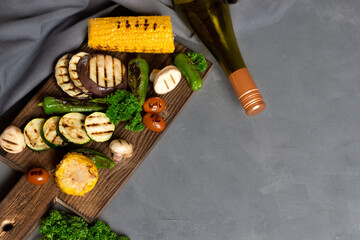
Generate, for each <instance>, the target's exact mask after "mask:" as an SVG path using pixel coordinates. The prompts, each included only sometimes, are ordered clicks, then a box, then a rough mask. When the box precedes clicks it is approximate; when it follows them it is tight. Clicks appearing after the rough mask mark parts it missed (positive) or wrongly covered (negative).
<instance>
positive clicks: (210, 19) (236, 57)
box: [173, 0, 266, 116]
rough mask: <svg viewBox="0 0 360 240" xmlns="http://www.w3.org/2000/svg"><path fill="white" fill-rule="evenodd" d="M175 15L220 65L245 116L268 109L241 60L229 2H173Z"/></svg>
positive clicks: (180, 0) (198, 0) (221, 0)
mask: <svg viewBox="0 0 360 240" xmlns="http://www.w3.org/2000/svg"><path fill="white" fill-rule="evenodd" d="M173 4H174V6H175V9H176V11H177V12H178V13H179V14H180V15H181V16H182V17H183V19H184V20H185V21H186V22H187V23H188V25H189V27H190V28H191V29H192V30H193V31H194V32H195V33H196V35H197V36H198V37H199V39H200V40H201V41H202V42H203V43H204V44H205V46H206V47H207V48H208V49H209V51H210V52H211V53H212V55H213V56H214V57H215V59H216V60H217V61H218V63H219V64H220V66H221V67H222V69H223V70H224V72H225V73H226V74H227V75H228V78H229V81H230V83H231V85H232V87H233V89H234V91H235V93H236V95H237V96H238V98H239V100H240V102H241V104H242V106H243V108H244V110H245V112H246V114H247V115H249V116H253V115H256V114H258V113H260V112H262V111H263V110H264V109H265V106H266V105H265V102H264V100H263V98H262V96H261V94H260V92H259V90H258V89H257V87H256V85H255V83H254V81H253V79H252V78H251V75H250V73H249V71H248V69H247V67H246V65H245V62H244V60H243V58H242V56H241V53H240V50H239V47H238V44H237V41H236V37H235V34H234V29H233V25H232V21H231V15H230V10H229V5H228V1H227V0H173Z"/></svg>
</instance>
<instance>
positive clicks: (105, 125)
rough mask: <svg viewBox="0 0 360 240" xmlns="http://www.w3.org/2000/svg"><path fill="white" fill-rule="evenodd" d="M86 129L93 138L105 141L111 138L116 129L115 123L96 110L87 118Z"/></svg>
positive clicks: (96, 140)
mask: <svg viewBox="0 0 360 240" xmlns="http://www.w3.org/2000/svg"><path fill="white" fill-rule="evenodd" d="M85 130H86V133H87V135H88V136H89V137H90V138H91V140H93V141H95V142H105V141H107V140H109V139H110V138H111V136H112V135H113V133H114V131H115V125H114V124H113V123H111V122H110V119H109V118H108V117H107V116H106V114H105V113H102V112H94V113H92V114H90V115H89V116H87V117H86V119H85Z"/></svg>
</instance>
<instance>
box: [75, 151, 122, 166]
mask: <svg viewBox="0 0 360 240" xmlns="http://www.w3.org/2000/svg"><path fill="white" fill-rule="evenodd" d="M71 152H76V153H81V154H83V155H84V156H86V157H88V158H90V159H91V160H92V161H93V162H94V164H95V166H96V167H97V168H98V169H100V168H108V169H111V168H113V167H114V166H115V163H114V162H113V160H111V159H110V158H108V157H107V156H106V155H105V154H102V153H101V152H98V151H95V150H93V149H89V148H79V149H75V150H72V151H71Z"/></svg>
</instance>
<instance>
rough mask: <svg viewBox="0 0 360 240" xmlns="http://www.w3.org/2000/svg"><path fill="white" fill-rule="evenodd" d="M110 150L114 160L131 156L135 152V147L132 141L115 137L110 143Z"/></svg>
mask: <svg viewBox="0 0 360 240" xmlns="http://www.w3.org/2000/svg"><path fill="white" fill-rule="evenodd" d="M109 147H110V151H111V152H112V154H113V160H114V161H120V160H122V159H123V158H129V157H131V156H132V155H133V154H134V147H133V145H132V144H131V143H129V142H128V141H126V140H123V139H115V140H113V141H112V142H111V143H110V146H109Z"/></svg>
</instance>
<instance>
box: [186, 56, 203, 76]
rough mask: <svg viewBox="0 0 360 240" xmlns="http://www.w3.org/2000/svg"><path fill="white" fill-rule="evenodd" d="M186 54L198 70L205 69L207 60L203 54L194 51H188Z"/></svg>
mask: <svg viewBox="0 0 360 240" xmlns="http://www.w3.org/2000/svg"><path fill="white" fill-rule="evenodd" d="M188 56H189V58H190V59H191V61H192V62H193V63H194V64H195V65H196V67H197V69H198V70H199V72H203V71H205V70H206V69H207V62H206V59H205V57H204V55H202V54H201V53H196V52H188Z"/></svg>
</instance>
